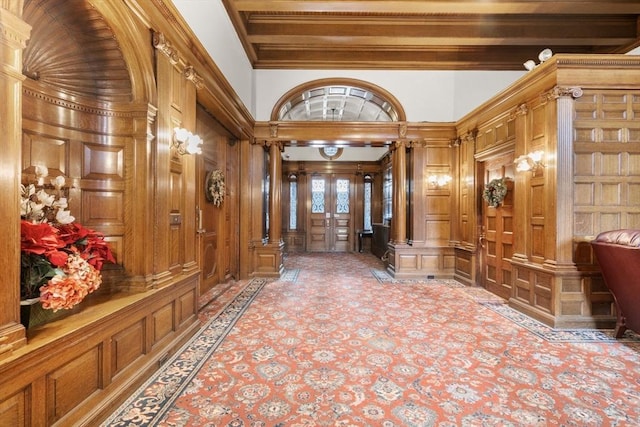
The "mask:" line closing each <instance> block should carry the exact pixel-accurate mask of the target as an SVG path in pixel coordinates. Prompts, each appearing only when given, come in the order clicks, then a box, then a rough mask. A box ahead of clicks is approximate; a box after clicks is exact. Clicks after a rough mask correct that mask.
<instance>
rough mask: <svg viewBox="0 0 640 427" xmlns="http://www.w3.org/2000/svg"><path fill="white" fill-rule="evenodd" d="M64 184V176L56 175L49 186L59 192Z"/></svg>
mask: <svg viewBox="0 0 640 427" xmlns="http://www.w3.org/2000/svg"><path fill="white" fill-rule="evenodd" d="M64 184H65V179H64V176H62V175H58V176H56V177H55V178H53V179H52V180H51V185H53V186H54V187H55V188H56V190H60V189H61V188H62V187H64Z"/></svg>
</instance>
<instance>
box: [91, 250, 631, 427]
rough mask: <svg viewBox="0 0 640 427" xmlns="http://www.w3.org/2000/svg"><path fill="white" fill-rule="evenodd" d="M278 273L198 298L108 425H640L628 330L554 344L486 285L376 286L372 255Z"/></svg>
mask: <svg viewBox="0 0 640 427" xmlns="http://www.w3.org/2000/svg"><path fill="white" fill-rule="evenodd" d="M285 266H286V268H287V271H294V270H297V271H296V273H295V277H294V279H293V280H291V277H293V276H289V277H288V278H289V280H286V281H285V280H265V279H254V280H252V281H249V282H248V283H247V282H245V281H239V282H235V283H233V284H232V285H231V286H229V287H228V290H227V291H226V292H224V293H223V294H222V295H219V296H217V297H216V298H215V299H214V300H213V301H211V303H209V304H208V305H206V306H205V307H204V308H203V309H202V311H201V313H200V315H201V318H202V319H203V320H204V321H205V323H204V325H203V328H202V329H201V330H200V331H199V332H198V333H197V334H196V335H195V336H194V338H193V339H192V340H190V342H188V343H187V344H186V345H185V346H184V347H183V348H182V349H181V350H180V351H179V352H178V353H177V354H176V356H175V357H173V358H172V359H171V360H169V361H168V362H167V363H166V364H165V365H164V366H163V368H162V369H161V370H160V371H159V372H158V373H157V374H156V375H154V376H153V377H152V378H151V379H150V380H149V381H147V383H146V384H144V385H143V387H141V388H140V389H139V390H138V391H137V392H136V393H134V394H133V395H132V396H131V397H130V398H129V399H128V400H127V401H126V402H125V403H124V404H123V405H122V406H121V407H120V408H119V409H118V410H117V411H115V412H114V414H113V415H112V416H111V417H110V418H109V419H108V420H106V421H105V423H104V424H103V425H104V426H156V425H157V426H228V427H234V426H264V427H267V426H269V427H272V426H278V427H279V426H294V427H296V426H344V427H347V426H349V427H350V426H384V427H394V426H441V427H453V426H549V425H557V426H638V425H640V339H638V336H637V335H635V334H627V335H626V336H625V339H624V340H613V339H611V338H610V335H607V333H608V332H607V331H582V332H583V333H584V332H588V333H586V334H582V335H575V334H574V335H571V334H572V333H573V331H568V334H567V335H565V336H563V337H560V338H558V337H559V335H558V333H557V332H556V331H554V330H552V329H550V328H548V327H545V326H544V325H540V324H537V325H535V324H534V325H533V326H532V324H531V323H530V322H527V319H528V318H526V316H524V319H521V318H519V316H517V315H514V314H513V313H510V311H509V310H511V309H509V307H508V306H507V305H506V304H504V303H503V302H504V301H500V300H499V299H496V298H494V297H492V296H491V294H488V293H486V291H484V289H481V288H468V287H464V286H462V285H460V284H457V283H451V282H448V281H440V283H438V281H437V280H433V279H425V280H415V281H400V282H394V281H391V280H387V281H385V280H380V279H379V277H377V276H376V275H375V273H374V274H372V272H373V271H383V272H384V270H383V267H382V265H381V264H380V261H379V260H377V258H375V257H372V256H370V255H367V254H348V255H345V254H315V255H310V254H304V255H295V256H289V257H287V259H286V260H285ZM379 276H380V277H382V275H379ZM501 302H502V303H501ZM511 311H513V310H511ZM516 314H517V312H516ZM529 320H530V319H529ZM544 328H546V332H545V329H544ZM561 332H562V331H561ZM594 332H599V333H601V334H602V335H598V334H594ZM563 333H564V332H563ZM561 341H564V342H561Z"/></svg>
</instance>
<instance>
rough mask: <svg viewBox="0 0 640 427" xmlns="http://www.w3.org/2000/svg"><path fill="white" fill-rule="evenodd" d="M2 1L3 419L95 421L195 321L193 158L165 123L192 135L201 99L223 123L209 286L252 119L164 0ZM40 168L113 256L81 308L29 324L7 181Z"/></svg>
mask: <svg viewBox="0 0 640 427" xmlns="http://www.w3.org/2000/svg"><path fill="white" fill-rule="evenodd" d="M23 5H24V8H23ZM165 6H167V5H165ZM0 7H1V8H2V10H0V12H1V13H0V27H2V28H3V30H5V31H2V32H0V48H1V50H2V52H3V54H2V55H0V77H1V78H0V85H1V87H2V93H3V94H5V95H6V97H5V98H6V99H11V100H12V102H7V103H5V104H3V105H2V106H0V130H1V131H2V132H1V133H2V135H3V136H4V137H5V139H4V140H3V142H2V144H3V155H2V156H0V159H1V160H0V163H1V166H2V171H3V173H2V174H1V177H0V191H2V193H3V194H5V196H6V197H3V198H2V203H0V218H1V219H2V222H3V223H4V224H13V225H11V226H8V228H9V229H8V230H6V232H5V233H4V234H3V240H2V242H3V243H2V245H3V248H4V249H3V251H2V254H3V256H2V257H0V266H1V267H2V268H3V270H4V275H3V277H4V280H3V281H0V291H2V295H3V298H0V305H1V307H2V310H0V425H12V426H14V425H15V426H20V425H96V424H97V423H98V421H99V420H100V419H101V418H103V417H104V416H106V415H107V414H108V413H109V412H110V411H111V410H112V409H113V407H114V406H115V405H117V404H118V403H119V402H121V401H122V400H123V399H124V397H126V396H127V394H128V393H130V392H131V391H132V390H133V389H135V388H136V387H137V386H138V385H139V384H141V382H142V381H144V379H145V378H146V377H147V376H148V375H150V374H151V373H152V372H153V371H154V370H155V369H157V366H158V364H159V363H161V362H162V361H163V360H165V359H166V358H167V357H168V356H169V355H170V354H172V353H173V352H174V351H175V350H176V349H177V348H178V347H179V346H180V345H181V343H183V342H184V341H185V340H186V339H188V338H189V336H190V335H191V334H192V333H193V332H194V331H195V330H196V329H197V327H198V326H199V323H198V319H197V310H198V297H199V287H198V285H199V278H200V274H199V273H200V265H199V253H198V246H197V243H196V240H197V239H196V238H195V236H196V226H197V210H196V202H197V198H198V195H199V194H202V192H203V191H204V183H203V182H202V181H199V180H198V179H197V177H198V176H199V174H200V172H201V171H200V168H202V167H203V165H202V164H200V163H199V159H198V158H197V157H195V156H189V155H187V156H181V155H179V154H178V153H177V152H176V150H175V148H174V147H172V138H173V128H174V127H185V128H187V129H189V130H191V131H195V126H196V105H197V104H198V103H201V104H202V105H203V108H205V109H206V110H207V111H209V112H214V113H215V114H216V121H218V122H219V123H221V126H222V127H223V128H224V129H234V131H233V132H229V135H230V138H225V139H224V141H220V140H219V139H218V140H215V141H211V140H208V141H205V142H206V143H208V144H213V145H217V146H219V147H221V150H222V151H221V152H222V153H224V154H225V158H224V160H222V163H221V166H222V167H223V168H224V170H225V172H226V174H227V178H228V180H227V198H226V200H225V202H226V205H225V206H226V207H225V209H224V211H222V212H223V214H222V216H221V223H220V224H221V228H222V229H223V232H221V233H220V235H221V236H224V237H223V239H222V245H221V247H222V248H223V249H224V250H225V251H227V255H225V256H221V260H222V262H221V265H222V269H221V280H225V279H226V278H230V277H231V276H234V275H236V274H237V269H238V264H239V260H238V252H239V249H238V246H239V245H238V244H237V235H238V234H242V233H238V227H239V224H240V222H239V219H238V218H237V213H238V211H239V208H238V204H239V201H238V199H239V196H238V195H239V190H238V186H239V185H240V175H241V173H240V171H239V169H240V167H243V166H247V165H250V164H251V162H254V161H255V159H256V158H258V159H262V156H261V155H260V154H258V153H253V152H244V153H243V152H242V150H241V146H242V145H244V146H246V147H250V144H249V142H248V139H249V134H248V133H247V132H249V130H250V129H252V119H251V116H250V114H249V113H248V112H247V111H246V109H245V108H244V106H243V105H241V104H240V103H239V101H238V100H237V98H236V97H235V95H234V94H233V91H232V90H231V88H230V86H229V85H228V83H227V82H226V80H225V79H224V78H222V77H221V76H222V75H221V74H220V73H219V71H218V70H217V68H216V67H215V66H214V65H213V64H212V62H211V61H210V59H208V57H207V56H206V54H204V52H203V51H202V48H201V47H200V46H194V45H193V44H192V43H191V42H190V40H193V39H194V36H193V35H190V33H189V31H190V30H188V28H187V27H186V26H182V25H181V21H180V19H179V18H178V17H179V14H177V12H176V11H175V10H174V9H173V7H172V6H170V5H169V6H168V7H162V8H158V7H157V5H156V3H154V2H146V1H145V2H139V3H138V2H136V1H132V2H127V3H126V4H125V3H123V2H97V3H96V2H89V1H86V2H82V1H81V2H65V1H55V0H54V1H49V2H36V1H30V0H27V1H24V2H22V1H17V2H13V1H12V2H9V3H7V2H4V3H2V4H0ZM23 14H24V15H23ZM25 20H26V22H25ZM29 24H33V25H34V27H33V29H31V28H30V25H29ZM30 30H31V31H30ZM29 35H31V39H29ZM152 36H153V37H152ZM27 40H28V42H27ZM89 41H90V42H89ZM97 46H99V48H97ZM23 51H24V52H25V59H24V61H23V60H22V59H23V58H22V55H21V53H22V52H23ZM57 52H63V53H64V54H61V55H58V54H57ZM23 73H24V74H23ZM109 79H112V80H113V81H112V82H111V84H110V83H109ZM213 94H215V96H214V95H213ZM243 129H244V131H243ZM243 132H244V133H243ZM231 140H233V141H240V144H238V145H235V146H233V145H232V144H229V143H228V142H229V141H231ZM241 154H245V155H246V156H247V157H246V159H244V163H243V162H241V159H240V155H241ZM36 165H44V166H47V167H48V169H49V173H50V175H51V176H56V175H58V174H62V175H64V176H65V178H66V180H67V184H68V185H69V186H70V188H69V202H70V208H71V211H72V214H73V215H74V216H75V217H76V218H77V220H78V221H79V222H81V223H82V224H83V225H85V226H87V227H91V228H94V229H96V230H99V231H101V232H103V233H105V235H106V239H107V241H109V242H110V243H111V245H112V247H113V250H114V254H115V256H116V259H117V264H116V265H108V266H106V267H105V269H104V270H103V279H104V280H103V285H102V287H101V288H100V291H99V292H97V293H94V294H92V295H90V296H89V297H88V298H87V299H86V300H85V301H84V302H83V303H82V304H81V307H80V310H78V313H75V314H72V315H70V316H67V317H65V318H64V319H62V320H59V321H56V322H53V323H49V324H46V325H43V326H39V327H36V328H33V329H30V330H29V331H25V329H24V327H23V326H22V325H20V323H19V285H18V284H19V273H20V271H19V262H17V260H19V256H20V251H19V249H18V248H19V247H20V234H19V223H20V221H19V220H20V211H19V203H18V202H19V194H20V188H19V184H20V182H24V183H28V182H31V181H32V180H33V179H34V178H35V176H34V172H35V166H36ZM9 172H11V173H9ZM250 185H253V183H250ZM258 188H260V187H259V186H258ZM248 212H249V214H247V215H248V216H245V218H244V220H245V221H246V223H247V224H251V223H252V222H251V221H252V219H251V218H252V216H253V215H255V216H257V217H258V218H261V215H262V210H261V209H255V210H253V211H252V210H248ZM234 236H236V237H235V240H234ZM245 237H246V236H245ZM247 241H249V240H248V239H247ZM5 245H6V247H5ZM234 247H235V248H234ZM241 256H247V254H246V253H244V254H243V255H241ZM247 270H248V272H247V274H248V273H250V272H251V271H253V264H251V263H250V262H248V263H247Z"/></svg>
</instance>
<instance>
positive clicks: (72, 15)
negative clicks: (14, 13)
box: [23, 0, 132, 102]
mask: <svg viewBox="0 0 640 427" xmlns="http://www.w3.org/2000/svg"><path fill="white" fill-rule="evenodd" d="M23 18H24V20H25V21H26V22H28V23H29V24H30V25H31V26H32V32H31V37H30V39H29V41H28V43H27V47H26V48H25V50H24V56H23V74H24V75H25V76H27V78H29V79H31V80H34V81H37V82H39V83H40V84H42V85H43V86H46V87H48V88H51V89H53V90H55V91H57V92H61V93H63V94H66V95H67V96H71V97H77V96H80V97H83V98H89V99H96V100H100V101H108V102H131V100H132V99H131V98H132V87H131V79H130V78H129V72H128V70H127V66H126V63H125V60H124V57H123V54H122V51H121V49H120V46H119V45H118V39H117V37H116V36H115V34H114V33H113V31H112V30H111V28H110V27H109V25H108V24H107V22H106V21H105V20H104V19H103V17H102V15H100V13H99V12H98V11H97V10H96V9H95V8H94V7H93V6H92V5H91V4H90V3H89V2H86V1H49V2H41V1H35V0H27V1H26V2H25V7H24V14H23ZM62 40H64V43H62V42H61V41H62Z"/></svg>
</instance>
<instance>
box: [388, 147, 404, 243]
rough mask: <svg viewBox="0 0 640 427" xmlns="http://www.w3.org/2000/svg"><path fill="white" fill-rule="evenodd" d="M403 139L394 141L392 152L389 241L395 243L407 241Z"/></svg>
mask: <svg viewBox="0 0 640 427" xmlns="http://www.w3.org/2000/svg"><path fill="white" fill-rule="evenodd" d="M405 147H406V143H405V141H396V142H395V143H394V151H393V153H392V158H391V160H392V170H393V195H392V200H393V207H392V208H393V218H392V220H391V222H392V226H391V232H392V235H391V241H392V243H394V244H395V245H398V244H404V243H406V242H407V210H406V209H407V153H406V151H405Z"/></svg>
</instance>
